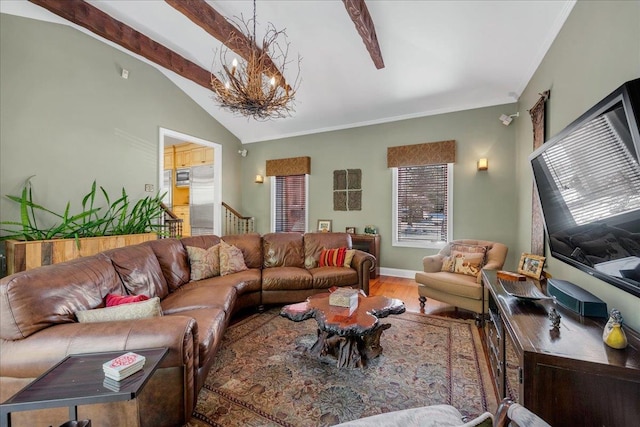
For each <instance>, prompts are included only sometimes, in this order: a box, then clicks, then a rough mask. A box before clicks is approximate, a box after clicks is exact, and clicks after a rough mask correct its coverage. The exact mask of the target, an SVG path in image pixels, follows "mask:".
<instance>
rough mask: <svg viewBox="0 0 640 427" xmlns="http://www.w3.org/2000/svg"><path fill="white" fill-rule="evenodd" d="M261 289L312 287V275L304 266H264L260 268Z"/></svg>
mask: <svg viewBox="0 0 640 427" xmlns="http://www.w3.org/2000/svg"><path fill="white" fill-rule="evenodd" d="M262 289H263V290H268V291H286V290H293V289H313V276H311V273H310V272H309V271H308V270H306V269H304V268H298V267H274V268H265V269H264V270H262Z"/></svg>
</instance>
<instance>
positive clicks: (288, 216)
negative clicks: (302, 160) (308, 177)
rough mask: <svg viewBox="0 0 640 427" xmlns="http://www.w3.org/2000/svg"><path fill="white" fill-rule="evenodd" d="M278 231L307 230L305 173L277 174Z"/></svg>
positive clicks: (276, 224) (276, 208) (276, 206)
mask: <svg viewBox="0 0 640 427" xmlns="http://www.w3.org/2000/svg"><path fill="white" fill-rule="evenodd" d="M275 179H276V194H275V214H276V218H275V226H276V229H275V231H276V232H289V231H297V232H302V233H304V231H305V230H306V224H305V219H306V197H307V196H306V181H305V175H289V176H276V177H275Z"/></svg>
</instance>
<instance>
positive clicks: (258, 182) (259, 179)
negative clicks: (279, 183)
mask: <svg viewBox="0 0 640 427" xmlns="http://www.w3.org/2000/svg"><path fill="white" fill-rule="evenodd" d="M262 183H264V177H263V176H262V175H256V184H262Z"/></svg>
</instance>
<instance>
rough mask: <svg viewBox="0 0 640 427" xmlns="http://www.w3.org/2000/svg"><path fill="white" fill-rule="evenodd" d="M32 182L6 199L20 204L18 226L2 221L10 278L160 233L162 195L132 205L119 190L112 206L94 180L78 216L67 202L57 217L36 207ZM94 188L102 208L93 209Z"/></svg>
mask: <svg viewBox="0 0 640 427" xmlns="http://www.w3.org/2000/svg"><path fill="white" fill-rule="evenodd" d="M32 178H33V176H31V177H29V178H27V180H26V181H25V185H24V186H23V188H22V192H21V194H20V196H12V195H7V196H6V197H7V198H8V199H9V200H11V201H13V202H15V203H18V204H19V205H20V220H19V221H2V222H0V225H1V226H2V228H0V230H1V231H2V232H3V233H8V234H6V235H5V236H3V237H2V238H1V239H2V240H5V245H6V255H7V273H8V274H13V273H15V272H18V271H23V270H28V269H30V268H34V267H38V266H41V265H48V264H55V263H58V262H63V261H68V260H71V259H75V258H78V257H81V256H88V255H93V254H95V253H98V252H102V251H104V250H107V249H112V248H116V247H122V246H127V245H132V244H137V243H141V242H144V241H147V240H153V239H156V238H157V235H158V234H162V233H163V228H164V227H163V225H161V224H160V219H161V218H162V216H163V214H164V209H163V205H162V198H163V196H162V195H160V194H159V193H158V194H156V195H155V196H147V197H145V198H143V199H140V200H138V201H136V202H135V203H133V202H132V201H131V200H130V199H129V196H128V194H127V192H126V191H125V189H124V188H123V189H122V194H121V195H120V197H118V198H117V199H116V200H114V201H113V202H112V201H111V198H110V197H109V195H108V194H107V192H106V190H105V189H104V188H103V187H98V186H97V185H96V182H95V181H94V182H93V184H92V186H91V190H90V191H89V193H87V194H86V195H85V196H84V197H83V198H82V210H81V211H80V212H79V213H75V214H74V213H71V203H70V202H68V203H67V205H66V208H65V210H64V212H63V213H62V214H60V213H57V212H55V211H53V210H51V209H48V208H46V207H44V206H42V205H40V204H37V203H35V202H34V200H33V194H32V184H31V179H32ZM98 188H99V189H100V192H101V194H102V196H103V197H104V201H105V203H106V205H105V206H99V207H97V206H96V196H97V195H98ZM44 217H48V219H49V220H51V219H53V221H52V222H53V225H51V226H43V225H41V224H44V223H45V221H43V218H44ZM50 222H51V221H49V223H50Z"/></svg>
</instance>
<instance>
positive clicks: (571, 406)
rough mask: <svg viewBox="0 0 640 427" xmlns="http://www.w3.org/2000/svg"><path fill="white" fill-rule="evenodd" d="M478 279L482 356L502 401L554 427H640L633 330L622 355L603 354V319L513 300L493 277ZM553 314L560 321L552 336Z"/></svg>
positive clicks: (639, 361) (638, 355)
mask: <svg viewBox="0 0 640 427" xmlns="http://www.w3.org/2000/svg"><path fill="white" fill-rule="evenodd" d="M482 279H483V284H484V286H487V287H488V289H489V301H488V307H489V320H488V321H487V322H485V326H484V333H485V338H486V340H485V342H486V351H487V356H488V359H489V362H490V363H489V364H490V367H491V371H492V376H493V379H494V382H495V386H496V389H497V390H498V393H499V395H500V396H499V397H500V398H501V399H502V398H504V397H510V398H511V399H513V400H514V401H516V402H518V403H520V404H521V405H523V406H525V407H527V408H528V409H530V410H531V411H533V412H534V413H535V414H537V415H538V416H540V417H541V418H543V419H544V420H545V421H546V422H548V423H549V424H551V425H553V426H581V427H585V426H594V427H595V426H598V427H601V426H617V427H623V426H637V425H638V424H637V423H638V420H640V339H638V337H637V336H634V334H632V333H631V332H632V331H629V330H628V329H627V337H628V339H629V346H628V347H627V348H626V349H624V350H615V349H613V348H609V347H608V346H607V345H606V344H604V343H603V342H602V331H603V329H604V325H605V323H606V320H607V319H597V318H590V317H581V316H579V315H577V314H575V313H573V312H571V311H570V310H567V309H564V308H563V307H561V306H560V305H559V304H556V303H555V302H554V301H553V300H537V301H527V300H521V299H518V298H515V297H513V296H511V295H509V294H507V293H506V292H505V290H504V288H503V287H502V285H501V284H500V283H499V280H498V279H497V277H496V272H495V271H484V270H483V272H482ZM537 285H538V286H539V288H540V290H542V291H543V292H544V291H545V289H544V288H545V286H540V285H539V284H537ZM551 308H555V309H556V310H557V311H558V313H560V315H561V316H562V319H561V322H560V329H559V330H557V331H554V330H552V327H551V321H550V320H549V318H548V311H549V310H550V309H551ZM611 308H613V307H609V309H611Z"/></svg>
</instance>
